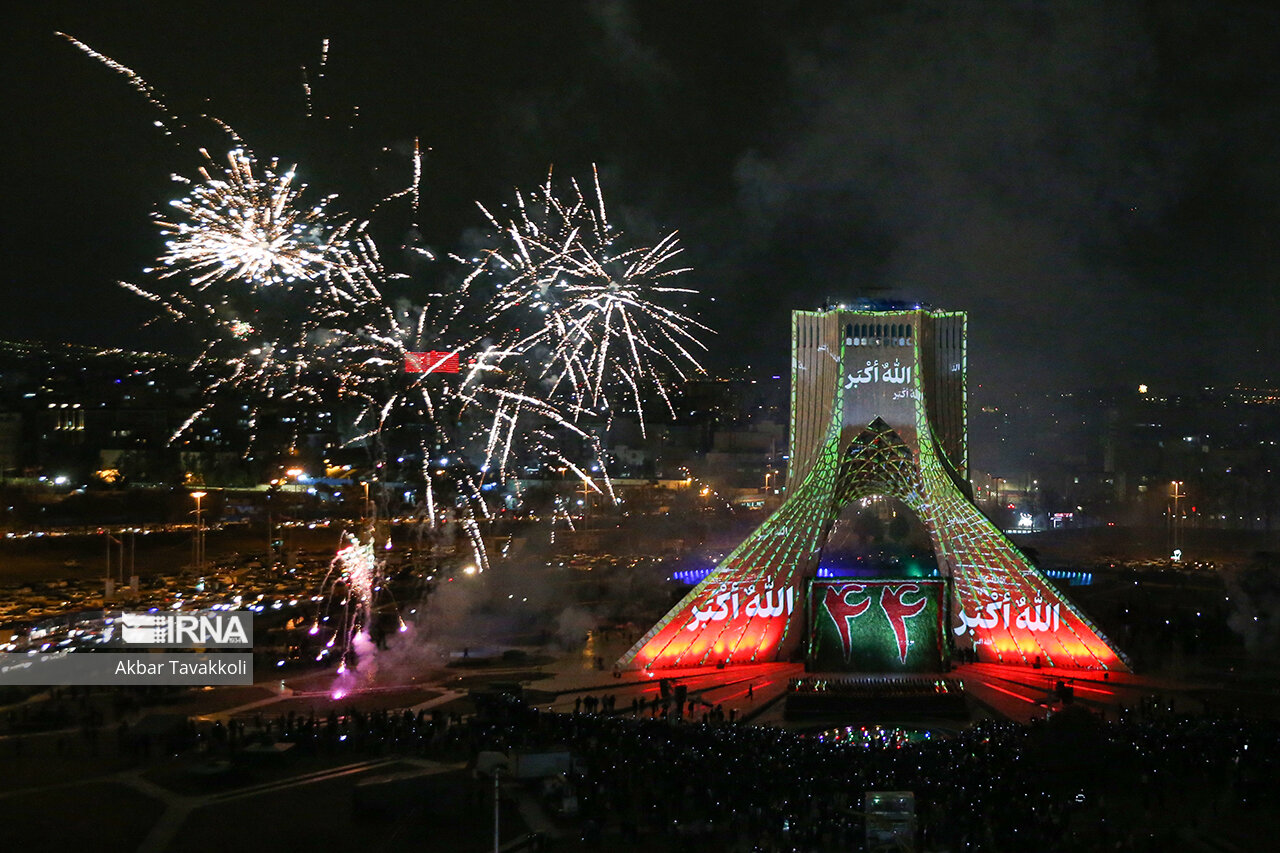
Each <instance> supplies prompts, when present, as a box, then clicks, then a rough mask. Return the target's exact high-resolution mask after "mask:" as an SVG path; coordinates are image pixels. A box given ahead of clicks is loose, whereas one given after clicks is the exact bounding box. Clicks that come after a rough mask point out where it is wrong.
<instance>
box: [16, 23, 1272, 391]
mask: <svg viewBox="0 0 1280 853" xmlns="http://www.w3.org/2000/svg"><path fill="white" fill-rule="evenodd" d="M42 5H45V4H34V3H29V4H24V7H23V8H21V9H16V10H13V11H10V12H8V13H7V18H6V21H5V25H4V27H3V28H0V29H3V34H2V35H0V39H3V43H4V50H3V54H2V55H3V57H4V61H5V63H6V65H7V67H6V68H5V73H4V78H3V79H4V80H5V81H6V87H5V93H4V106H5V112H6V116H5V126H6V131H5V133H4V146H5V149H6V150H5V155H6V156H5V163H6V166H7V168H6V177H5V184H6V192H5V196H6V201H7V204H5V206H4V210H5V221H4V223H3V238H4V253H5V259H6V261H7V263H6V264H5V277H4V287H5V306H4V310H3V312H0V337H3V338H7V339H32V338H36V339H45V340H72V341H77V342H82V343H88V344H94V345H116V346H126V347H138V348H146V347H154V346H161V345H164V344H165V343H166V341H167V340H169V339H166V338H165V336H164V335H163V334H161V333H158V332H152V331H140V329H139V327H140V325H141V323H142V322H143V321H144V320H145V319H146V318H148V317H149V316H150V310H149V306H148V305H147V304H145V303H143V302H142V301H141V300H139V299H138V298H136V297H134V296H131V295H130V294H128V293H126V292H124V291H123V290H121V289H120V288H118V287H116V286H115V282H116V281H117V280H120V279H125V280H133V281H139V282H140V281H144V280H145V279H144V277H143V275H142V273H141V272H140V271H141V269H142V268H143V267H144V266H147V265H148V263H149V261H150V260H151V259H152V258H154V256H155V254H156V252H157V248H158V238H157V236H156V234H155V229H154V227H153V226H152V225H151V223H150V222H149V220H148V214H149V212H150V211H152V210H153V209H156V208H158V207H160V206H162V205H164V204H165V203H167V201H168V200H169V199H171V198H173V197H175V196H176V195H178V193H176V192H175V190H176V187H175V186H174V185H173V184H172V183H171V182H170V180H169V174H170V173H171V172H174V171H177V172H181V173H183V174H188V175H190V174H194V172H195V168H196V166H197V165H199V162H200V158H199V156H198V154H197V153H196V151H195V146H196V145H199V144H203V145H206V146H208V147H209V148H210V150H211V153H214V154H215V155H216V156H220V155H221V153H223V152H225V150H226V149H227V147H228V145H227V143H226V140H225V137H224V136H222V135H221V134H219V133H218V132H217V131H216V129H214V128H213V127H212V125H210V124H208V123H205V122H201V121H199V120H198V118H197V116H198V114H199V113H200V112H201V111H202V110H207V111H208V112H210V113H212V114H214V115H217V116H219V117H220V118H222V119H225V120H226V121H227V122H229V123H230V124H231V125H233V126H234V127H235V128H236V129H237V130H238V131H239V132H240V133H241V135H242V136H243V137H244V138H245V140H246V141H247V142H248V143H249V144H250V146H251V147H252V148H253V149H254V150H255V152H256V153H257V154H258V155H259V157H260V158H269V157H271V156H278V157H280V158H281V159H282V160H284V161H285V162H286V163H293V162H297V163H298V171H299V174H300V175H301V177H302V178H303V179H304V180H305V181H306V182H307V183H309V184H310V186H311V187H312V189H313V190H315V191H317V192H323V193H328V192H337V193H339V195H340V200H339V202H338V208H340V209H343V210H347V211H350V212H352V213H355V214H358V213H360V212H361V211H362V210H367V209H368V206H369V204H370V203H371V202H372V201H374V200H376V199H377V198H378V197H380V196H381V195H383V194H385V193H386V192H387V191H389V190H392V189H395V188H396V187H398V186H400V185H402V184H403V183H404V181H405V180H406V178H407V175H408V170H409V161H408V159H407V158H406V157H405V156H404V155H405V153H406V152H407V151H408V150H409V146H410V145H411V140H412V139H413V137H415V136H418V137H420V138H421V140H422V143H423V145H424V146H427V147H429V148H430V149H431V152H430V154H429V155H428V156H427V158H426V160H425V164H424V176H423V177H424V180H423V185H424V191H425V197H424V204H423V209H422V213H421V216H420V225H421V240H422V241H423V242H425V243H426V244H428V245H430V246H431V247H433V248H436V249H439V250H446V251H447V250H450V249H459V248H461V247H465V246H466V245H467V234H468V230H469V229H475V228H478V227H480V226H482V224H483V220H482V218H481V216H480V214H479V213H478V211H476V209H475V207H474V201H476V200H480V201H483V202H485V203H486V204H487V205H497V204H500V203H502V202H504V201H507V200H509V199H510V198H511V196H512V189H513V188H514V187H516V186H522V187H532V186H534V185H536V184H538V183H539V182H540V181H541V180H542V178H543V177H544V176H545V174H546V171H547V168H548V167H549V166H550V165H552V164H554V166H555V170H556V173H557V174H558V175H560V176H561V177H562V178H565V179H567V178H569V177H570V176H578V177H585V176H588V175H589V174H590V164H591V163H593V162H594V163H597V164H599V167H600V170H601V174H602V177H603V181H604V188H605V194H606V199H607V200H608V201H609V202H610V204H611V208H612V212H613V214H614V218H615V220H616V221H617V222H618V223H619V224H621V225H622V226H623V227H624V229H626V230H628V231H629V232H630V233H632V234H633V235H636V236H637V237H639V238H644V239H648V238H650V237H652V236H654V235H657V234H659V233H664V232H665V231H667V230H679V232H680V234H681V239H682V241H683V243H684V245H685V246H686V249H687V251H686V257H687V260H688V262H689V263H690V264H691V265H692V266H693V267H694V268H695V272H694V273H692V274H690V275H688V276H686V278H685V282H686V283H687V284H689V285H690V286H694V287H696V288H698V289H699V290H700V291H702V293H703V295H704V297H703V298H701V299H699V300H695V302H694V303H693V305H692V307H693V308H694V309H695V310H696V311H697V312H698V313H699V314H700V316H701V317H702V318H703V319H704V320H705V321H706V322H707V323H708V324H709V325H711V326H712V327H713V328H715V329H717V330H718V332H719V334H718V335H717V336H715V337H713V338H710V339H709V340H708V343H709V346H710V349H711V352H710V354H709V356H708V357H707V359H706V362H707V364H708V366H709V367H711V368H712V369H715V370H720V369H723V368H727V367H734V366H742V365H747V364H751V365H754V366H757V367H761V368H766V369H771V370H773V371H774V372H780V371H781V370H782V369H783V367H784V365H785V361H786V355H787V348H788V343H787V336H788V329H789V312H790V311H791V310H792V309H795V308H814V307H818V306H819V305H820V304H821V303H822V302H823V301H824V300H827V299H830V300H832V301H838V300H840V299H847V298H851V297H856V296H859V295H881V296H888V297H892V298H903V299H922V300H925V301H928V302H930V303H932V304H933V305H935V306H937V307H946V308H960V309H965V310H967V311H969V312H970V359H969V366H970V381H971V387H974V388H975V395H976V396H977V397H978V399H979V400H980V401H981V400H983V399H986V395H991V398H992V399H996V400H999V398H1001V397H1002V396H1004V395H1005V394H1007V393H1008V392H1010V391H1013V390H1018V391H1022V392H1026V391H1032V390H1037V389H1043V390H1047V391H1053V390H1058V389H1060V390H1062V391H1069V390H1076V389H1080V388H1085V387H1090V386H1095V385H1112V384H1131V385H1136V384H1137V382H1139V381H1145V382H1148V383H1150V384H1151V385H1152V386H1153V388H1154V389H1155V390H1164V389H1168V390H1176V389H1185V388H1191V387H1195V386H1198V385H1217V386H1223V385H1230V384H1232V383H1235V382H1247V383H1254V382H1262V381H1268V380H1271V379H1275V380H1280V371H1277V370H1276V365H1277V359H1278V358H1280V342H1278V341H1277V339H1276V335H1275V334H1274V331H1275V329H1276V326H1277V320H1276V318H1277V316H1280V313H1278V312H1280V297H1277V295H1276V290H1277V285H1280V275H1278V273H1280V251H1278V250H1277V242H1278V240H1280V207H1278V202H1277V199H1280V165H1278V163H1280V160H1278V158H1277V151H1280V144H1278V143H1280V50H1277V49H1276V45H1277V44H1278V43H1280V39H1278V36H1280V11H1277V10H1276V9H1275V8H1274V7H1273V6H1271V5H1270V4H1263V3H1258V4H1246V3H1233V2H1213V0H1206V2H1197V3H1178V2H1167V0H1157V1H1156V2H1151V3H1145V4H1144V3H1123V2H1114V0H1112V2H1099V3H1085V2H1080V3H1066V2H1063V3H1044V2H984V3H977V2H972V3H964V2H954V3H942V2H935V3H900V2H894V3H891V2H880V3H870V2H867V3H844V4H819V3H800V2H783V1H782V0H771V2H760V3H747V2H734V3H728V2H698V3H689V2H681V3H667V2H648V3H626V2H585V0H584V2H579V3H568V2H565V3H529V4H526V3H515V2H510V3H493V2H477V3H421V4H414V6H413V11H411V12H408V13H406V12H404V11H403V9H404V8H405V7H406V6H408V5H409V4H394V5H390V4H388V5H386V6H382V5H379V4H343V7H344V11H343V12H341V13H334V14H330V13H328V12H326V11H324V10H325V9H326V6H325V4H316V3H307V4H298V5H293V4H287V3H275V2H273V3H263V4H249V5H246V6H236V5H227V4H212V3H191V2H184V3H170V4H152V3H131V4H123V3H115V4H57V6H58V8H55V9H53V10H45V9H42V8H38V7H40V6H42ZM50 5H52V4H50ZM356 8H359V9H361V10H362V11H361V12H360V13H354V12H352V11H351V10H352V9H356ZM365 9H371V10H372V11H363V10H365ZM57 30H62V31H65V32H67V33H69V34H71V35H74V36H76V37H77V38H79V39H81V40H83V41H85V42H87V43H89V44H90V45H91V46H93V47H95V48H96V49H98V50H100V51H101V52H103V53H105V54H107V55H109V56H111V57H112V58H114V59H116V60H117V61H119V62H122V63H124V64H126V65H128V66H130V67H132V68H134V69H135V70H136V71H138V72H139V73H140V74H141V75H142V76H143V77H145V78H146V79H147V80H148V81H149V82H150V83H151V84H152V85H154V86H155V87H156V88H157V89H158V90H160V91H161V92H163V93H164V94H165V96H166V98H167V99H168V101H169V103H170V105H171V106H172V107H173V108H174V109H175V111H177V112H178V113H180V114H181V115H183V116H184V117H185V118H188V119H190V120H191V121H190V125H191V129H190V131H189V132H186V133H183V134H179V136H180V138H181V139H180V141H181V142H182V143H183V144H182V145H180V146H175V145H174V141H175V140H173V139H169V138H166V137H164V136H162V135H161V134H160V132H159V131H157V130H156V128H155V127H153V125H152V122H153V121H154V119H155V118H156V115H155V114H154V112H153V110H152V108H151V107H150V106H149V105H147V104H146V103H145V101H143V100H142V98H140V97H139V96H138V95H137V94H136V93H135V92H134V91H133V90H132V89H131V88H129V86H128V85H127V83H126V82H125V81H124V80H123V79H122V78H120V77H119V76H117V75H115V74H113V73H111V72H110V71H109V70H108V69H106V68H105V67H103V66H102V65H100V64H98V63H96V62H94V61H93V60H91V59H90V58H88V57H87V56H85V55H83V54H82V53H80V52H79V51H77V50H76V49H75V48H74V47H72V46H71V45H70V44H68V43H66V42H64V41H62V40H61V39H59V38H57V37H56V36H55V34H54V33H55V31H57ZM324 37H328V38H330V39H331V46H330V53H329V63H328V67H327V73H326V76H325V78H324V79H323V80H316V79H314V75H313V81H312V82H313V85H314V87H315V105H316V109H315V112H316V114H317V117H315V118H313V119H311V120H308V119H306V117H305V115H304V98H303V94H302V86H301V82H300V80H301V78H300V71H299V69H300V66H302V65H307V66H309V67H311V68H312V69H313V70H314V68H315V66H316V65H317V62H318V58H319V53H320V43H321V39H322V38H324ZM205 99H207V100H208V103H207V104H205V103H204V101H205ZM353 105H356V106H358V107H359V118H358V119H356V120H354V121H352V120H351V112H352V110H351V107H352V106H353ZM324 115H328V116H331V117H332V118H330V119H329V120H325V119H324V118H322V117H321V116H324ZM402 214H403V211H402V212H400V213H388V215H387V216H386V217H382V216H380V218H379V220H378V221H377V222H376V226H375V227H376V229H377V230H376V233H377V234H378V236H379V242H380V245H382V247H383V248H384V251H386V253H387V254H388V255H390V256H392V258H393V259H394V257H395V251H394V250H395V248H396V245H397V244H398V243H400V242H402V241H404V240H405V239H406V237H407V236H408V235H407V233H406V231H407V229H408V226H409V224H410V222H409V218H408V216H407V214H404V215H402ZM979 385H980V386H982V387H981V389H977V388H976V386H979Z"/></svg>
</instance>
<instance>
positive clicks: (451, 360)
mask: <svg viewBox="0 0 1280 853" xmlns="http://www.w3.org/2000/svg"><path fill="white" fill-rule="evenodd" d="M404 372H405V373H457V372H458V354H457V353H456V352H437V351H436V350H432V351H431V352H407V353H405V354H404Z"/></svg>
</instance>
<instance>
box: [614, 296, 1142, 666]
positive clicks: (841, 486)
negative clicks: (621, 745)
mask: <svg viewBox="0 0 1280 853" xmlns="http://www.w3.org/2000/svg"><path fill="white" fill-rule="evenodd" d="M966 325H967V318H966V316H965V315H964V314H963V313H961V312H956V311H936V310H932V309H929V308H925V307H921V306H918V305H905V304H899V303H883V302H880V303H873V304H869V305H868V306H867V307H859V308H855V309H846V308H839V309H834V310H824V311H795V312H793V313H792V316H791V354H792V355H791V438H790V465H789V468H788V475H787V497H786V500H785V501H784V502H783V504H782V506H780V507H779V508H778V509H777V511H775V512H774V513H773V514H772V515H771V516H769V518H768V519H767V520H766V521H765V522H764V523H763V524H762V525H760V527H759V528H757V529H756V531H755V532H754V533H752V534H751V536H749V537H748V538H747V539H746V540H745V541H744V542H743V543H742V544H741V545H739V546H738V547H737V548H736V549H735V550H734V551H733V552H732V553H731V554H730V555H729V556H728V557H726V558H725V559H724V560H722V561H721V562H720V564H719V565H718V566H717V567H716V568H715V569H714V570H713V571H712V572H711V573H710V574H709V575H708V576H707V577H706V578H705V579H704V580H703V581H702V582H701V583H699V584H698V585H697V586H696V587H694V588H693V589H692V590H691V591H690V592H689V594H688V595H686V596H685V597H684V598H683V599H682V600H681V601H680V603H679V604H677V605H676V606H675V607H673V608H672V609H671V611H670V612H669V613H667V615H666V616H665V617H663V619H662V620H661V621H660V622H658V624H657V625H655V626H654V627H653V628H652V629H651V630H650V631H649V632H648V633H647V634H645V636H644V637H642V638H641V639H640V640H639V641H638V642H637V643H636V644H635V645H634V646H633V647H632V648H631V649H630V650H629V651H628V652H627V653H626V654H625V655H624V656H623V657H622V659H621V660H620V661H619V665H620V666H623V667H627V668H643V669H667V668H672V667H690V666H706V665H716V664H720V663H728V664H733V663H749V662H765V661H777V660H788V659H791V658H792V657H793V656H794V655H795V654H796V651H797V649H798V648H799V645H800V643H801V642H802V640H803V638H804V634H805V631H806V625H807V619H806V613H805V610H806V606H805V602H806V596H805V584H806V582H807V581H809V580H811V579H812V578H813V577H814V575H815V574H816V570H817V566H818V563H819V560H820V558H821V556H822V551H823V549H824V548H825V547H826V545H827V543H828V540H829V538H830V536H831V533H832V529H833V527H834V526H835V524H836V521H837V519H839V517H840V514H841V512H842V510H844V508H845V507H847V506H850V505H851V504H854V503H855V502H857V501H861V500H862V499H864V498H871V497H885V498H894V499H896V500H898V501H900V502H901V503H902V504H904V505H905V506H906V507H907V508H908V509H909V510H910V511H911V512H913V513H914V514H915V515H916V516H917V517H918V519H919V520H920V522H921V523H922V524H923V526H924V528H925V530H926V531H927V533H928V536H929V538H930V540H931V541H932V544H933V549H934V556H935V558H936V560H937V565H938V571H939V573H940V574H941V575H942V576H943V577H944V578H947V579H949V581H950V593H949V595H948V602H947V608H946V610H947V612H946V613H945V615H944V622H945V625H946V630H947V632H948V633H949V635H950V637H951V640H952V643H953V644H954V645H955V646H956V647H958V648H964V649H968V648H971V649H972V650H973V651H974V652H975V653H976V654H977V656H978V658H979V659H980V660H983V661H992V662H1001V663H1010V664H1026V665H1030V664H1035V663H1039V664H1041V665H1043V666H1052V667H1065V668H1071V669H1108V670H1125V669H1127V668H1128V667H1127V663H1126V661H1125V660H1124V659H1123V657H1122V656H1121V655H1120V653H1119V652H1118V651H1116V650H1115V649H1114V648H1113V647H1112V646H1111V645H1110V643H1109V642H1108V641H1107V640H1106V639H1105V638H1104V637H1103V636H1102V635H1101V633H1100V632H1099V631H1098V630H1097V628H1096V627H1095V626H1094V625H1093V624H1092V623H1090V622H1089V620H1088V619H1087V618H1086V617H1085V616H1084V614H1083V613H1081V612H1080V611H1079V610H1078V609H1076V607H1075V606H1074V605H1072V604H1071V603H1070V602H1069V601H1067V600H1066V599H1065V598H1064V597H1063V596H1062V595H1061V593H1059V592H1058V591H1057V590H1056V589H1055V588H1054V587H1053V585H1052V584H1051V583H1050V582H1049V581H1048V580H1047V579H1046V578H1045V576H1044V575H1043V574H1041V573H1040V571H1039V570H1037V569H1036V568H1035V567H1034V566H1032V565H1031V564H1030V563H1029V562H1028V561H1027V559H1026V558H1025V557H1023V556H1022V554H1021V553H1020V552H1019V551H1018V549H1017V548H1015V547H1014V546H1013V544H1012V543H1010V542H1009V540H1008V539H1007V538H1005V536H1004V535H1003V534H1002V533H1001V532H1000V530H999V529H998V528H996V526H995V525H994V524H992V522H991V521H990V520H989V519H988V518H987V517H986V516H985V515H983V514H982V512H981V511H979V509H978V508H977V506H975V505H974V503H973V500H972V497H971V487H970V484H969V457H968V424H967V420H966V384H965V383H966V366H967V364H966V341H965V335H966ZM858 587H859V584H857V583H856V582H852V583H850V584H847V585H846V587H845V588H846V590H847V591H846V592H844V593H842V595H844V596H845V600H846V603H850V604H851V603H852V602H851V601H850V600H849V599H848V596H855V597H856V595H857V593H858V592H859V589H858ZM867 592H868V593H870V590H867Z"/></svg>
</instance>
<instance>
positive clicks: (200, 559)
mask: <svg viewBox="0 0 1280 853" xmlns="http://www.w3.org/2000/svg"><path fill="white" fill-rule="evenodd" d="M207 494H208V492H192V493H191V497H193V498H195V499H196V539H195V543H194V544H195V552H196V553H195V564H196V573H197V574H204V523H203V518H202V517H201V515H200V499H201V498H203V497H204V496H205V495H207Z"/></svg>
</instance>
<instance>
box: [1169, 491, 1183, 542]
mask: <svg viewBox="0 0 1280 853" xmlns="http://www.w3.org/2000/svg"><path fill="white" fill-rule="evenodd" d="M1169 486H1170V492H1169V496H1170V497H1172V498H1173V515H1172V517H1171V518H1170V519H1169V531H1170V534H1171V538H1172V540H1173V542H1172V543H1171V544H1172V548H1171V551H1177V550H1179V549H1180V548H1181V547H1182V537H1181V535H1180V533H1181V529H1180V525H1179V524H1178V511H1179V507H1178V501H1180V500H1181V499H1182V498H1185V497H1186V496H1187V493H1186V492H1184V491H1182V480H1171V481H1170V482H1169Z"/></svg>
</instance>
